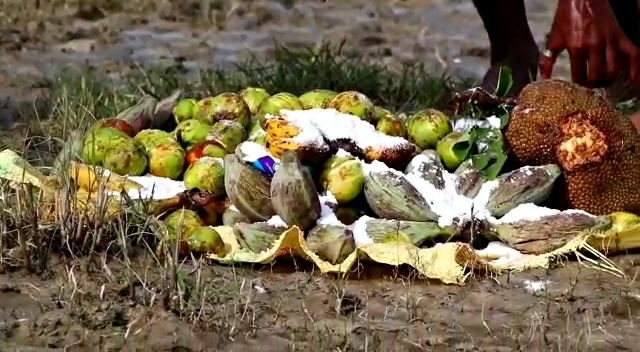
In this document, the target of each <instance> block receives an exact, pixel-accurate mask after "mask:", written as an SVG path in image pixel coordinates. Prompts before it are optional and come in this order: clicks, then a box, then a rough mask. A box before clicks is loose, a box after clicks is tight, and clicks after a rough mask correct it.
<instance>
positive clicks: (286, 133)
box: [265, 118, 300, 138]
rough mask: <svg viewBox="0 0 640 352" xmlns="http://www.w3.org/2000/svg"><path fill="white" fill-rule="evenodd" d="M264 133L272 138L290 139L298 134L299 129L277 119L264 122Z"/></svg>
mask: <svg viewBox="0 0 640 352" xmlns="http://www.w3.org/2000/svg"><path fill="white" fill-rule="evenodd" d="M265 131H266V132H267V135H269V136H271V137H273V138H291V137H295V136H297V135H298V134H299V133H300V129H299V128H298V127H296V126H294V125H293V124H291V123H290V122H289V121H287V120H283V119H277V118H275V119H267V120H266V122H265Z"/></svg>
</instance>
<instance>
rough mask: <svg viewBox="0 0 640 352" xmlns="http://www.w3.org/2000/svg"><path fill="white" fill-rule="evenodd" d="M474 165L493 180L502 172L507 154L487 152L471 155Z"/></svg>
mask: <svg viewBox="0 0 640 352" xmlns="http://www.w3.org/2000/svg"><path fill="white" fill-rule="evenodd" d="M471 160H472V162H473V166H474V167H475V168H476V169H478V170H480V172H482V174H483V175H484V176H485V177H486V178H487V179H488V180H493V179H495V178H496V177H498V175H499V174H500V171H501V170H502V167H503V166H504V163H505V162H506V161H507V155H506V154H505V153H503V152H485V153H480V154H476V155H473V156H472V157H471Z"/></svg>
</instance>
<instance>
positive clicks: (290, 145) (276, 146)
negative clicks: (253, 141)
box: [266, 138, 300, 159]
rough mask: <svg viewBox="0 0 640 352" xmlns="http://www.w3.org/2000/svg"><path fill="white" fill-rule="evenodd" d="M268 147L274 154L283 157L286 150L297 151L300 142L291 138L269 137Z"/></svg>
mask: <svg viewBox="0 0 640 352" xmlns="http://www.w3.org/2000/svg"><path fill="white" fill-rule="evenodd" d="M266 147H267V150H269V153H271V155H272V156H274V157H276V158H278V159H279V158H281V157H282V154H283V153H284V152H285V151H286V150H293V151H296V150H298V148H299V147H300V146H299V145H298V143H296V142H294V141H292V140H291V139H268V138H267V143H266Z"/></svg>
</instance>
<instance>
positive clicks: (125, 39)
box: [0, 0, 640, 351]
mask: <svg viewBox="0 0 640 352" xmlns="http://www.w3.org/2000/svg"><path fill="white" fill-rule="evenodd" d="M82 4H83V5H82V6H80V7H79V6H78V4H76V3H73V2H70V3H65V2H63V1H62V2H61V1H51V2H42V3H41V2H40V1H36V0H31V1H17V0H16V1H13V0H2V1H0V13H1V14H2V16H0V21H2V26H1V27H0V28H1V29H0V95H1V96H5V97H8V98H10V100H11V101H18V100H23V99H29V98H31V97H33V95H35V94H38V93H37V91H36V90H32V89H31V88H30V87H31V84H32V83H34V82H38V81H39V80H41V79H42V77H47V76H49V77H50V76H53V75H56V74H57V73H58V72H59V71H60V70H61V69H62V68H64V67H67V66H73V67H81V66H82V65H85V64H87V63H89V64H90V65H93V66H95V67H97V68H98V69H99V70H102V71H105V72H107V73H110V74H112V75H117V74H120V73H123V72H126V71H127V70H130V69H131V67H132V64H134V63H135V64H141V65H146V64H171V63H172V62H173V60H175V59H177V58H178V59H180V60H181V61H184V62H185V65H186V66H187V67H190V68H191V69H192V70H194V71H196V70H197V69H198V68H204V67H212V66H230V65H232V64H233V63H234V62H236V61H237V60H239V59H240V58H242V57H245V56H246V55H248V54H249V53H252V54H258V55H262V56H268V55H269V54H270V52H271V51H272V44H273V41H272V39H273V38H276V39H277V40H278V42H280V43H281V44H285V45H287V46H290V47H296V46H298V47H299V46H303V45H308V44H312V45H314V44H318V43H320V42H321V41H322V40H327V39H329V40H333V41H336V42H337V41H340V40H341V39H342V38H345V37H346V39H347V40H348V43H349V45H351V46H352V47H354V48H357V49H358V50H359V51H361V52H364V53H367V54H368V55H369V56H370V57H371V58H373V59H381V60H384V61H385V62H387V63H388V64H389V65H397V64H398V63H402V62H408V61H412V60H424V61H425V62H428V63H429V64H431V65H433V67H434V69H437V70H441V71H442V70H446V71H447V72H449V73H451V74H455V75H460V76H466V77H474V78H480V77H481V75H482V74H483V72H484V71H485V70H486V68H487V67H488V56H487V55H488V41H487V38H486V34H485V32H484V31H483V28H482V24H481V22H480V20H479V18H478V16H477V15H476V13H475V11H474V9H473V6H472V3H471V1H468V0H455V1H451V0H450V1H446V0H426V1H425V0H421V1H418V0H404V1H402V0H398V1H384V2H383V1H374V2H371V1H370V2H365V1H362V0H350V1H333V0H329V1H324V2H323V1H320V0H317V1H315V0H314V1H312V0H305V1H285V0H282V1H263V0H256V1H210V2H206V1H182V2H178V1H176V2H171V1H145V0H132V1H127V2H122V1H117V0H111V1H104V2H100V3H97V4H100V5H99V6H94V5H92V2H91V1H85V2H82ZM527 6H528V10H529V17H530V20H531V26H532V29H533V31H534V33H535V36H536V39H537V40H538V42H539V43H542V41H543V38H544V35H545V31H546V30H547V29H548V26H549V24H550V22H551V16H552V12H553V8H554V6H555V1H542V0H536V1H527ZM207 7H208V9H207ZM203 8H204V9H203ZM558 72H559V73H561V74H562V73H565V72H566V65H565V64H563V63H561V66H560V69H559V70H558ZM10 106H11V102H9V103H8V104H5V105H4V106H3V109H4V110H3V111H5V112H7V113H5V115H4V117H3V120H2V121H3V125H4V126H7V125H8V124H6V123H5V121H10V120H11V119H14V118H16V117H15V116H13V115H12V114H11V111H12V110H11V109H10ZM54 259H55V258H54ZM615 260H616V261H617V263H618V264H619V265H620V268H622V270H623V271H624V272H625V273H626V275H627V276H628V278H624V279H623V278H618V277H615V276H613V275H610V274H605V273H603V272H601V271H598V270H595V269H588V268H586V267H584V266H582V265H580V264H579V263H577V262H575V261H570V262H567V263H565V265H564V266H562V267H559V268H556V269H553V270H550V271H548V272H541V271H531V272H526V273H517V274H512V275H503V276H500V277H495V278H472V279H470V280H469V282H468V284H467V285H466V286H464V287H454V286H444V285H441V284H439V283H437V282H427V281H424V280H419V279H417V278H415V277H413V276H412V275H411V273H409V272H407V271H406V270H404V269H399V270H394V271H390V270H387V269H385V268H380V267H377V266H374V265H367V271H366V272H364V273H362V274H361V275H360V277H359V278H353V279H351V280H341V279H337V278H334V277H328V276H323V275H320V274H318V273H317V272H314V271H313V270H312V269H311V268H308V267H305V266H304V265H302V266H300V265H299V263H298V268H299V270H298V271H293V270H291V268H292V267H294V265H293V264H292V263H284V264H278V265H275V266H268V267H262V268H228V267H220V266H213V267H199V268H194V267H193V265H191V264H185V266H184V267H183V268H182V270H181V273H182V274H181V277H183V278H184V282H188V283H189V284H187V286H186V287H187V288H188V290H187V291H188V292H187V294H182V293H181V292H178V291H175V290H174V289H166V287H168V286H166V285H164V284H163V282H164V281H163V279H162V277H163V276H162V273H163V272H164V270H163V269H162V268H160V267H159V266H158V264H155V263H153V264H152V263H149V260H146V259H140V260H136V261H134V263H136V264H134V265H132V266H127V265H124V264H122V263H119V262H117V261H115V260H105V262H104V263H103V264H102V265H98V266H97V267H96V268H94V269H93V270H92V271H89V272H87V271H85V270H84V266H83V265H81V261H72V260H64V261H63V260H61V259H55V260H54V262H53V263H51V264H50V265H49V268H50V270H49V271H47V272H46V273H45V274H44V275H27V274H26V273H24V272H23V271H13V272H10V271H7V272H6V273H4V274H3V275H1V276H0V349H1V350H3V351H10V350H16V351H18V350H19V351H62V350H69V351H89V350H91V351H93V350H95V351H98V350H101V351H119V350H131V351H134V350H153V351H162V350H176V351H178V350H179V351H190V350H192V351H204V350H210V351H213V350H234V351H235V350H241V351H254V350H255V351H288V350H310V349H312V348H313V349H317V350H318V351H348V350H359V351H405V350H406V351H451V350H482V351H485V350H486V351H512V350H540V351H544V350H553V351H568V350H573V351H578V350H580V351H586V350H593V351H611V350H618V349H619V350H637V349H638V347H637V346H639V345H640V338H639V337H637V334H634V332H636V331H637V327H636V326H635V324H636V323H639V322H638V317H639V316H640V290H639V287H638V284H637V283H636V282H635V280H634V278H635V277H636V274H637V273H638V267H637V266H636V257H634V256H622V257H618V258H616V259H615ZM134 273H135V275H134ZM131 277H136V278H137V279H136V280H135V281H137V282H138V284H136V285H133V286H135V288H134V289H131V288H130V287H131V285H127V284H126V282H128V281H131V280H129V279H127V278H131ZM172 287H173V286H172ZM183 293H184V292H183ZM181 298H182V299H185V300H187V301H186V302H181Z"/></svg>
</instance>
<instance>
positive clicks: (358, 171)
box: [82, 81, 640, 264]
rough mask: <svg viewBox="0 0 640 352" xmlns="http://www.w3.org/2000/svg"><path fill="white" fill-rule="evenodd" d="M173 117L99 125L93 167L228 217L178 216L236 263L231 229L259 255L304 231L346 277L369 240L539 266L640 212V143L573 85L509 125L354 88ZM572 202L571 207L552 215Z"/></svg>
mask: <svg viewBox="0 0 640 352" xmlns="http://www.w3.org/2000/svg"><path fill="white" fill-rule="evenodd" d="M552 101H553V103H552ZM494 112H495V111H494ZM173 117H174V118H175V120H176V123H177V127H176V128H175V130H173V131H163V130H157V129H145V130H141V131H137V130H136V129H135V128H134V127H133V126H132V125H131V124H129V123H127V122H126V121H124V120H119V119H113V118H111V119H105V120H101V121H98V123H96V124H95V125H94V126H92V127H91V128H90V129H89V131H88V133H87V134H86V136H85V139H84V144H83V150H82V158H83V161H84V163H86V164H89V165H97V166H101V167H103V168H105V169H108V170H110V171H111V172H114V173H117V174H119V175H127V176H131V179H134V180H135V179H137V178H136V177H135V176H142V175H146V174H150V175H153V176H155V177H157V178H158V179H159V178H163V179H169V180H172V182H175V183H180V187H182V188H180V190H179V191H185V192H190V191H197V192H204V193H206V194H207V195H209V196H210V197H211V199H215V200H216V201H217V202H218V204H225V206H223V207H218V209H217V212H218V213H217V214H213V216H211V213H209V216H205V217H203V216H202V214H201V212H199V210H198V209H195V208H192V209H179V210H175V211H173V212H170V213H169V214H165V216H164V218H163V221H164V223H165V224H166V227H167V228H168V230H169V233H170V234H171V236H173V237H172V238H179V239H180V240H181V243H182V244H183V245H184V248H183V249H184V251H187V250H189V249H190V250H192V251H197V252H213V253H217V254H219V255H224V254H225V253H224V251H225V250H226V249H225V246H224V243H223V242H222V240H221V237H220V235H219V234H218V233H217V232H216V230H215V228H214V226H216V225H226V226H232V227H233V231H234V234H235V236H236V238H237V240H238V242H239V243H240V245H241V246H242V247H243V248H244V249H247V250H250V251H253V252H256V253H260V252H263V251H266V250H268V249H270V248H271V247H272V246H273V245H274V243H275V242H276V240H277V239H278V238H279V237H280V235H281V234H282V233H283V232H284V231H285V230H286V229H287V228H290V227H292V226H297V227H298V228H300V229H301V230H302V231H304V232H305V234H306V235H305V236H306V237H305V238H306V241H307V243H308V245H309V247H310V248H311V249H312V250H313V251H314V252H316V253H317V254H318V256H320V257H321V258H323V259H324V260H326V261H328V262H331V263H334V264H336V263H340V262H341V261H343V260H344V259H345V258H346V257H347V256H348V255H349V254H351V253H352V252H354V251H355V249H356V248H357V247H358V246H362V245H366V244H370V243H408V244H412V245H415V246H434V245H436V244H437V243H439V242H450V241H462V242H467V243H469V242H470V243H472V244H473V245H474V246H483V245H486V243H487V242H488V241H492V240H500V241H503V242H506V243H508V244H511V245H512V246H515V247H516V248H518V249H519V250H520V251H522V252H530V253H539V252H544V251H548V250H552V249H555V248H550V247H549V246H551V247H553V245H549V241H547V240H548V239H549V238H567V239H568V238H570V237H572V236H574V235H576V234H579V233H581V232H582V231H585V230H587V229H594V230H606V229H607V228H609V227H611V224H612V222H611V219H610V217H609V216H608V214H609V213H613V212H617V211H627V212H638V210H640V208H639V207H638V206H639V205H640V197H639V195H640V194H639V193H638V192H640V190H639V188H638V181H639V180H640V178H638V176H635V174H634V173H633V165H634V163H637V162H640V159H638V158H640V156H639V155H638V154H637V153H634V152H633V151H634V150H636V148H637V146H638V143H639V141H638V137H637V135H636V134H635V133H633V129H631V128H630V126H631V125H630V123H629V126H626V125H625V124H623V123H621V122H620V121H618V117H617V115H616V113H615V110H613V108H611V106H610V103H608V102H606V101H605V100H604V98H601V97H599V96H596V95H593V94H592V93H591V92H590V91H587V90H584V89H581V88H576V87H574V86H573V85H571V84H569V83H559V82H555V81H547V82H541V83H534V84H532V85H530V86H529V87H528V88H527V89H525V90H524V91H523V93H522V95H521V98H520V104H519V105H518V106H517V107H516V108H515V109H514V111H513V116H512V117H511V120H510V121H509V118H508V117H509V115H508V113H507V114H503V115H500V117H497V116H494V115H488V114H485V116H480V117H478V116H475V117H455V118H454V117H450V116H447V115H446V114H445V113H443V112H441V111H438V110H434V109H424V110H422V111H418V112H416V113H414V114H412V115H410V116H408V117H404V116H403V115H395V114H393V113H392V112H390V111H388V110H386V109H384V108H382V107H380V106H376V105H374V104H373V103H372V102H371V100H370V99H369V98H367V97H366V96H365V95H363V94H362V93H359V92H356V91H347V92H341V93H338V92H333V91H330V90H324V89H317V90H313V91H310V92H308V93H305V94H303V95H301V96H299V97H296V96H295V95H293V94H290V93H286V92H280V93H277V94H274V95H270V94H269V93H268V92H267V91H265V90H264V89H261V88H246V89H244V90H242V91H241V92H238V93H232V92H227V93H223V94H220V95H217V96H215V97H207V98H204V99H202V100H195V99H185V100H182V101H180V102H178V103H177V104H176V105H175V108H174V109H173ZM503 130H505V131H506V132H505V134H504V135H503V133H502V131H503ZM512 165H515V166H512ZM561 201H565V202H564V204H569V205H570V207H568V208H558V209H555V208H550V207H544V206H542V205H548V204H553V205H557V204H561ZM566 201H568V202H566ZM540 241H543V242H544V245H541V244H539V243H538V242H540ZM536 243H538V244H536ZM541 246H543V247H544V248H541ZM184 251H183V252H184Z"/></svg>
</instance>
